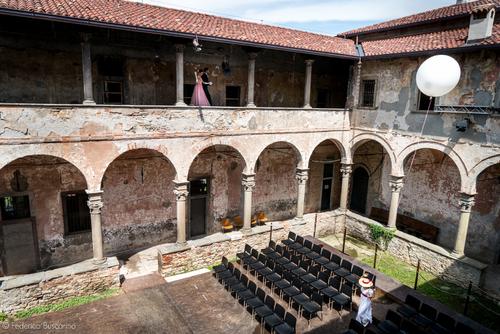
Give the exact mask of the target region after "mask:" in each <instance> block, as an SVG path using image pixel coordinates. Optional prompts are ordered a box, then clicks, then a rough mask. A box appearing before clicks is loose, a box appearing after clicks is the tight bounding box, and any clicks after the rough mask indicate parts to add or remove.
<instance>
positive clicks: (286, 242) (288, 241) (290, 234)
mask: <svg viewBox="0 0 500 334" xmlns="http://www.w3.org/2000/svg"><path fill="white" fill-rule="evenodd" d="M296 238H297V235H296V234H295V233H293V232H292V231H290V232H288V239H285V240H282V241H281V243H282V244H283V245H285V246H286V247H288V246H290V245H291V244H293V243H294V242H295V239H296Z"/></svg>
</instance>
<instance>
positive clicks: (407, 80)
mask: <svg viewBox="0 0 500 334" xmlns="http://www.w3.org/2000/svg"><path fill="white" fill-rule="evenodd" d="M453 57H454V58H455V59H456V60H457V61H458V62H459V64H460V67H461V69H462V75H461V78H460V81H459V84H458V85H457V87H456V88H455V89H454V90H453V91H451V92H450V93H449V94H447V95H445V96H444V97H441V98H439V100H438V101H437V104H442V105H464V104H475V105H481V106H495V107H497V108H498V107H499V106H500V94H499V87H500V77H499V76H498V73H500V58H499V57H498V53H497V52H495V51H481V52H475V53H464V54H459V55H453ZM424 60H425V58H397V59H390V60H365V61H364V62H363V67H362V73H361V79H362V80H363V79H376V80H377V91H376V108H375V109H373V110H372V109H364V108H356V109H355V113H353V117H352V125H353V126H361V127H368V128H373V129H378V130H395V131H399V132H409V133H420V131H421V129H422V124H423V121H424V117H425V115H424V114H422V113H416V111H417V109H418V104H417V103H418V88H417V85H416V79H415V78H416V72H417V69H418V66H419V64H421V63H422V62H423V61H424ZM467 117H468V118H470V119H471V121H472V125H471V126H470V128H469V129H468V130H467V131H466V132H457V131H456V130H455V122H456V121H458V120H461V119H463V115H457V114H434V113H432V112H431V114H430V115H429V117H428V119H427V122H426V126H425V129H424V132H423V134H424V135H426V136H433V137H444V138H449V139H451V140H452V141H458V140H468V141H473V142H479V143H485V144H486V143H488V144H497V145H498V144H499V143H500V137H499V133H500V120H499V118H498V117H488V116H485V115H467Z"/></svg>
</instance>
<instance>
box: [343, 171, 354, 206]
mask: <svg viewBox="0 0 500 334" xmlns="http://www.w3.org/2000/svg"><path fill="white" fill-rule="evenodd" d="M340 172H341V173H342V189H341V191H340V209H342V210H347V195H348V194H349V180H350V179H351V173H352V165H349V164H342V166H341V167H340Z"/></svg>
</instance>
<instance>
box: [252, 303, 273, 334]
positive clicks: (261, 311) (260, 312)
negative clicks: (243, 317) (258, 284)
mask: <svg viewBox="0 0 500 334" xmlns="http://www.w3.org/2000/svg"><path fill="white" fill-rule="evenodd" d="M275 304H276V303H275V301H274V299H273V297H271V296H269V295H267V296H266V300H265V301H264V305H263V306H261V307H257V308H256V309H255V317H256V318H257V320H258V321H259V323H260V326H261V331H262V325H263V323H264V318H265V317H267V316H270V315H271V314H273V313H274V311H273V310H274V305H275Z"/></svg>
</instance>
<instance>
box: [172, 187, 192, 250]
mask: <svg viewBox="0 0 500 334" xmlns="http://www.w3.org/2000/svg"><path fill="white" fill-rule="evenodd" d="M188 185H189V182H174V194H175V200H176V204H177V244H178V245H181V246H182V245H185V244H186V201H187V198H188V196H189V191H188Z"/></svg>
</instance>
